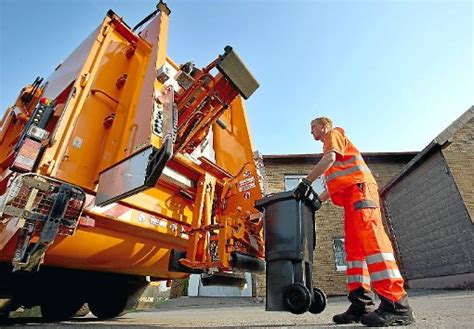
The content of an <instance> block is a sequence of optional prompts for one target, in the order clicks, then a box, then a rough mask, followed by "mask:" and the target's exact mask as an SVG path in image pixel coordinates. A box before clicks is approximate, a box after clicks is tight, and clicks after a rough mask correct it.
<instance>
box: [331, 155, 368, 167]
mask: <svg viewBox="0 0 474 329" xmlns="http://www.w3.org/2000/svg"><path fill="white" fill-rule="evenodd" d="M357 160H363V159H362V156H361V155H360V154H357V155H354V156H353V157H352V158H349V159H348V160H346V161H335V162H334V163H333V164H332V165H333V166H347V165H348V164H351V163H352V162H356V161H357Z"/></svg>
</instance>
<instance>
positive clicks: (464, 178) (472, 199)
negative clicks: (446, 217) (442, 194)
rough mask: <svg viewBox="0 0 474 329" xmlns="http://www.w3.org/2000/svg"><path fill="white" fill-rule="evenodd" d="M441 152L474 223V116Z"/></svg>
mask: <svg viewBox="0 0 474 329" xmlns="http://www.w3.org/2000/svg"><path fill="white" fill-rule="evenodd" d="M442 152H443V155H444V157H445V158H446V162H447V163H448V166H449V169H450V170H451V172H452V174H453V177H454V180H455V181H456V185H457V187H458V189H459V192H460V194H461V196H462V198H463V200H464V204H465V206H466V208H467V211H468V213H469V215H470V217H471V221H472V222H473V223H474V178H473V177H474V118H472V119H471V120H470V121H468V122H467V123H466V124H465V125H464V126H463V128H461V129H460V130H459V131H457V133H456V134H455V135H454V136H453V138H452V143H451V144H450V145H449V146H448V147H446V148H445V149H443V151H442Z"/></svg>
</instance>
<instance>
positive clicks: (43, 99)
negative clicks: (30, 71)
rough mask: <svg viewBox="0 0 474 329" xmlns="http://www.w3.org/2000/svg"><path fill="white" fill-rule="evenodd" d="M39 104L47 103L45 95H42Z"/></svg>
mask: <svg viewBox="0 0 474 329" xmlns="http://www.w3.org/2000/svg"><path fill="white" fill-rule="evenodd" d="M40 104H41V105H48V104H49V99H47V98H46V97H43V98H41V99H40Z"/></svg>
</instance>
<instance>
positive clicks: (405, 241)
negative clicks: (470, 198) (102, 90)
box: [384, 150, 474, 282]
mask: <svg viewBox="0 0 474 329" xmlns="http://www.w3.org/2000/svg"><path fill="white" fill-rule="evenodd" d="M451 156H452V157H455V156H454V155H453V154H451ZM471 179H472V178H471ZM384 197H385V201H386V203H387V205H388V208H389V213H390V219H391V223H392V226H393V229H394V232H395V236H396V239H397V241H398V246H399V251H400V255H401V260H402V262H403V265H404V268H405V275H406V278H407V279H408V282H410V280H414V279H423V278H433V277H441V276H448V275H456V274H463V273H470V272H473V271H474V250H473V248H472V245H473V226H472V223H471V221H470V219H469V215H468V213H467V210H466V207H465V206H464V203H463V200H462V198H461V196H460V194H459V191H458V188H457V186H456V183H455V181H454V179H453V177H452V175H451V171H450V170H449V168H448V166H447V162H446V161H445V159H444V158H443V155H442V153H441V152H440V151H437V150H435V151H434V153H433V154H431V155H430V156H428V157H427V158H425V159H423V160H422V161H420V163H419V164H418V165H417V166H416V167H414V168H413V170H412V171H410V172H408V173H407V175H406V176H404V177H403V178H402V179H400V180H398V181H397V182H396V183H395V184H394V185H393V186H391V187H390V189H389V190H388V191H387V192H386V193H385V194H384Z"/></svg>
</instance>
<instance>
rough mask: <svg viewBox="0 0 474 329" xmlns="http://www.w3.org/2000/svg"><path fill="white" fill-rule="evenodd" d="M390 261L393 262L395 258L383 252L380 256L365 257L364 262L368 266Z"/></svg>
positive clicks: (389, 253)
mask: <svg viewBox="0 0 474 329" xmlns="http://www.w3.org/2000/svg"><path fill="white" fill-rule="evenodd" d="M391 260H393V261H394V260H395V257H394V256H393V254H392V253H391V252H383V253H380V254H373V255H370V256H367V257H365V261H366V262H367V264H369V265H370V264H375V263H379V262H383V261H391Z"/></svg>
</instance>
